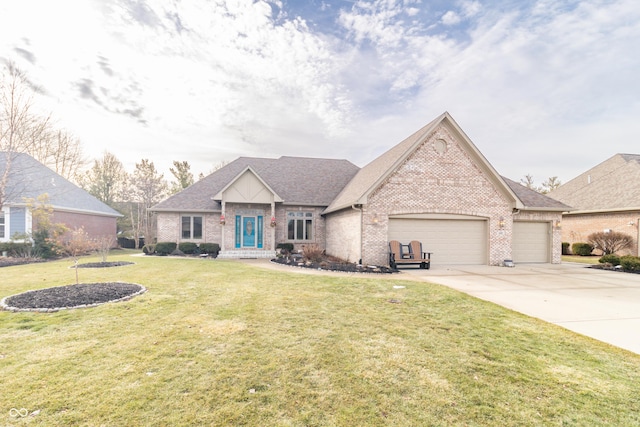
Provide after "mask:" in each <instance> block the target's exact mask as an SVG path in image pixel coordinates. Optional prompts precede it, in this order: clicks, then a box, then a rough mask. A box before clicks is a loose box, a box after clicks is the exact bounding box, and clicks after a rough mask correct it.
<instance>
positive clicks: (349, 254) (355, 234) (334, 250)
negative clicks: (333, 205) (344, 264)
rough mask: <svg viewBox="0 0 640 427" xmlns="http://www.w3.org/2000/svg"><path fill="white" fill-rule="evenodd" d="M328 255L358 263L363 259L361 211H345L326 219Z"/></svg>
mask: <svg viewBox="0 0 640 427" xmlns="http://www.w3.org/2000/svg"><path fill="white" fill-rule="evenodd" d="M326 223H327V238H326V248H327V253H328V254H330V255H334V256H337V257H339V258H342V259H345V260H348V261H351V262H357V261H358V260H360V259H361V258H362V246H361V243H360V242H361V239H362V212H361V210H360V209H357V208H351V209H345V210H342V211H339V212H336V213H333V214H331V215H328V216H327V218H326Z"/></svg>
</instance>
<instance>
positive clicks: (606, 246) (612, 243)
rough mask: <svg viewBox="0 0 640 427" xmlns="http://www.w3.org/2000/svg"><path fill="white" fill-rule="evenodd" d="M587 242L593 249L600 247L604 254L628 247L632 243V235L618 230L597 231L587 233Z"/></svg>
mask: <svg viewBox="0 0 640 427" xmlns="http://www.w3.org/2000/svg"><path fill="white" fill-rule="evenodd" d="M587 242H589V244H591V245H592V246H593V247H594V249H600V250H601V251H602V252H603V253H604V254H605V255H608V254H615V253H616V252H618V251H621V250H622V249H626V248H628V247H630V246H631V245H632V244H633V237H631V236H630V235H628V234H625V233H622V232H619V231H609V232H604V231H598V232H595V233H591V234H589V236H588V237H587Z"/></svg>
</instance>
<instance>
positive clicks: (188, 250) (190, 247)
mask: <svg viewBox="0 0 640 427" xmlns="http://www.w3.org/2000/svg"><path fill="white" fill-rule="evenodd" d="M178 249H180V250H181V251H182V252H183V253H185V254H187V255H192V254H196V253H200V250H199V249H198V245H197V244H195V243H193V242H182V243H180V244H179V245H178Z"/></svg>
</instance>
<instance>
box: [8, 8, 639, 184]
mask: <svg viewBox="0 0 640 427" xmlns="http://www.w3.org/2000/svg"><path fill="white" fill-rule="evenodd" d="M442 4H446V6H447V8H446V9H444V10H442V9H438V8H437V7H436V3H433V2H422V3H421V2H420V1H408V0H405V1H400V0H373V1H364V0H358V1H355V2H354V3H353V4H352V5H349V7H348V8H346V7H344V6H343V9H342V10H339V9H338V8H339V6H338V3H332V2H329V1H324V2H323V3H322V4H321V5H318V7H319V8H321V9H322V10H323V11H324V13H329V11H330V12H331V13H335V21H334V22H335V25H336V26H335V27H332V28H321V27H317V26H314V27H313V28H309V27H307V25H306V21H305V19H304V17H300V18H298V17H289V14H288V13H287V11H286V10H285V9H283V8H286V7H287V3H286V2H280V1H270V2H267V1H264V0H263V1H257V2H249V1H244V0H233V1H232V0H210V1H207V0H192V1H189V2H168V1H166V0H146V1H144V0H139V1H137V2H131V1H124V0H109V1H98V0H93V1H82V0H68V1H67V2H64V3H61V4H58V3H56V2H42V1H39V0H21V1H20V2H18V1H11V2H2V3H0V57H3V58H5V59H13V60H16V61H18V65H20V66H22V67H23V68H25V70H26V71H27V72H28V73H29V75H30V76H31V77H32V80H34V81H36V82H37V83H39V84H40V85H42V86H43V87H44V88H45V89H46V91H47V94H48V97H47V98H46V101H47V106H48V107H49V108H50V109H51V111H53V112H54V114H55V115H56V116H57V117H60V118H61V121H62V122H64V123H65V125H66V126H67V127H68V128H69V129H71V130H72V131H73V132H75V133H77V134H78V135H79V136H80V137H81V139H82V140H83V142H84V144H85V145H86V146H87V151H89V152H90V154H91V155H100V154H101V152H102V150H104V148H105V147H109V148H110V149H112V150H113V152H114V154H116V155H117V156H119V157H121V158H122V160H123V161H125V162H127V160H126V159H129V160H128V161H129V162H130V163H133V162H135V161H139V160H140V159H141V158H143V157H147V158H151V159H152V160H153V159H154V157H156V156H157V157H156V159H157V160H156V165H157V166H158V167H159V168H163V167H164V168H168V166H170V164H171V160H188V161H190V162H192V169H193V170H195V171H205V170H209V169H210V168H211V165H214V164H217V163H219V161H221V160H232V159H233V158H234V157H236V156H238V155H259V156H280V155H313V156H320V157H345V158H349V159H350V160H352V161H354V162H356V163H358V164H364V163H365V162H366V161H369V160H371V159H372V158H373V156H375V155H377V154H380V152H382V151H384V150H385V149H387V148H390V147H391V146H392V145H393V144H395V143H396V142H399V141H400V140H401V139H402V138H404V137H406V136H407V135H409V134H411V133H412V132H413V131H415V130H416V129H418V128H420V127H422V126H423V125H424V124H425V123H427V122H428V121H430V120H431V119H433V118H434V117H435V116H437V115H439V114H440V113H442V112H443V111H445V110H448V111H450V112H451V113H452V114H453V116H454V118H456V120H458V121H459V122H460V124H461V126H462V127H463V129H465V131H467V133H468V134H469V136H470V137H471V138H472V140H473V141H474V142H476V144H477V145H478V146H479V147H480V149H481V151H482V152H483V153H484V154H485V156H486V157H487V158H488V159H489V161H490V162H492V163H493V164H494V166H496V168H497V169H498V171H499V172H501V173H503V174H505V175H507V176H510V177H512V178H514V179H516V180H517V179H518V178H519V177H520V176H523V175H524V174H526V173H532V174H534V176H540V179H544V178H546V176H549V175H560V176H561V178H562V179H564V180H566V179H568V178H570V177H571V174H572V172H571V171H575V172H576V173H578V172H580V171H581V170H575V169H571V167H569V166H567V165H564V164H563V163H562V162H571V163H572V164H573V163H575V164H577V165H579V166H576V168H577V169H584V168H586V167H588V166H589V167H590V166H592V165H593V164H596V163H598V162H599V161H602V160H604V158H606V157H609V156H610V155H612V154H614V152H615V151H627V152H634V151H637V149H636V148H635V146H633V145H630V143H629V141H633V136H634V135H637V134H638V131H640V124H639V123H637V122H638V121H637V117H638V114H639V113H640V106H639V103H638V101H637V100H638V99H640V93H639V91H640V88H639V87H638V85H637V83H636V80H637V77H636V76H637V72H638V69H640V58H638V56H637V55H633V52H635V49H636V41H637V40H638V39H640V28H639V27H638V25H637V22H638V21H639V20H640V10H638V8H637V6H636V4H635V3H634V1H632V0H619V1H616V2H607V1H604V0H602V1H598V2H592V1H589V2H587V1H583V2H569V1H550V0H539V1H537V2H536V3H534V4H532V5H530V6H529V4H528V3H519V4H517V5H516V4H515V3H514V4H507V5H501V6H500V8H498V7H497V6H492V5H491V4H489V3H483V4H481V3H480V2H478V1H459V2H456V3H453V4H451V3H442ZM516 6H517V7H516ZM309 9H311V6H309ZM33 10H38V11H39V13H37V14H34V13H32V11H33ZM443 12H446V13H443ZM8 17H10V18H8ZM454 24H455V25H454ZM82 90H83V91H84V92H82ZM83 93H84V97H83V96H82V94H83ZM602 141H607V142H606V144H605V145H604V148H603V142H602ZM625 144H626V145H625ZM587 147H588V148H587ZM606 150H615V151H612V152H611V153H608V152H607V153H604V151H606ZM96 153H97V154H96ZM125 158H126V159H125ZM573 159H576V160H575V162H574V160H573ZM584 163H588V164H587V165H585V164H584ZM163 165H164V166H163ZM558 169H561V170H558Z"/></svg>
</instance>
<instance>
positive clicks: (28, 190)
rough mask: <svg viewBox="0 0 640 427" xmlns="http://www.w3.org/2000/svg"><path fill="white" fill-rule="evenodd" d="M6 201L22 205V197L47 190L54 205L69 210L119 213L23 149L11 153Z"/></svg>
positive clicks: (0, 157)
mask: <svg viewBox="0 0 640 427" xmlns="http://www.w3.org/2000/svg"><path fill="white" fill-rule="evenodd" d="M7 154H8V153H6V152H0V174H1V173H3V172H4V171H5V169H6V164H7ZM10 158H11V166H10V169H9V170H10V173H9V181H8V183H7V187H6V200H5V203H6V204H14V205H24V204H25V201H24V198H30V199H36V198H37V197H38V196H40V195H42V194H44V193H47V194H48V195H49V204H50V205H51V206H52V207H53V208H54V209H58V210H60V209H62V210H70V211H75V212H82V213H91V214H98V215H105V216H113V217H117V216H122V215H121V214H120V213H119V212H118V211H116V210H114V209H112V208H111V207H109V206H108V205H106V204H105V203H102V202H101V201H100V200H98V199H96V198H95V197H93V196H92V195H91V194H89V193H87V192H86V191H84V190H83V189H82V188H80V187H78V186H77V185H75V184H73V183H72V182H70V181H68V180H67V179H65V178H63V177H62V176H60V175H58V174H57V173H55V172H54V171H52V170H51V169H49V168H48V167H46V166H45V165H43V164H42V163H40V162H38V161H37V160H35V159H34V158H33V157H31V156H29V155H27V154H23V153H12V154H11V157H10Z"/></svg>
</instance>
